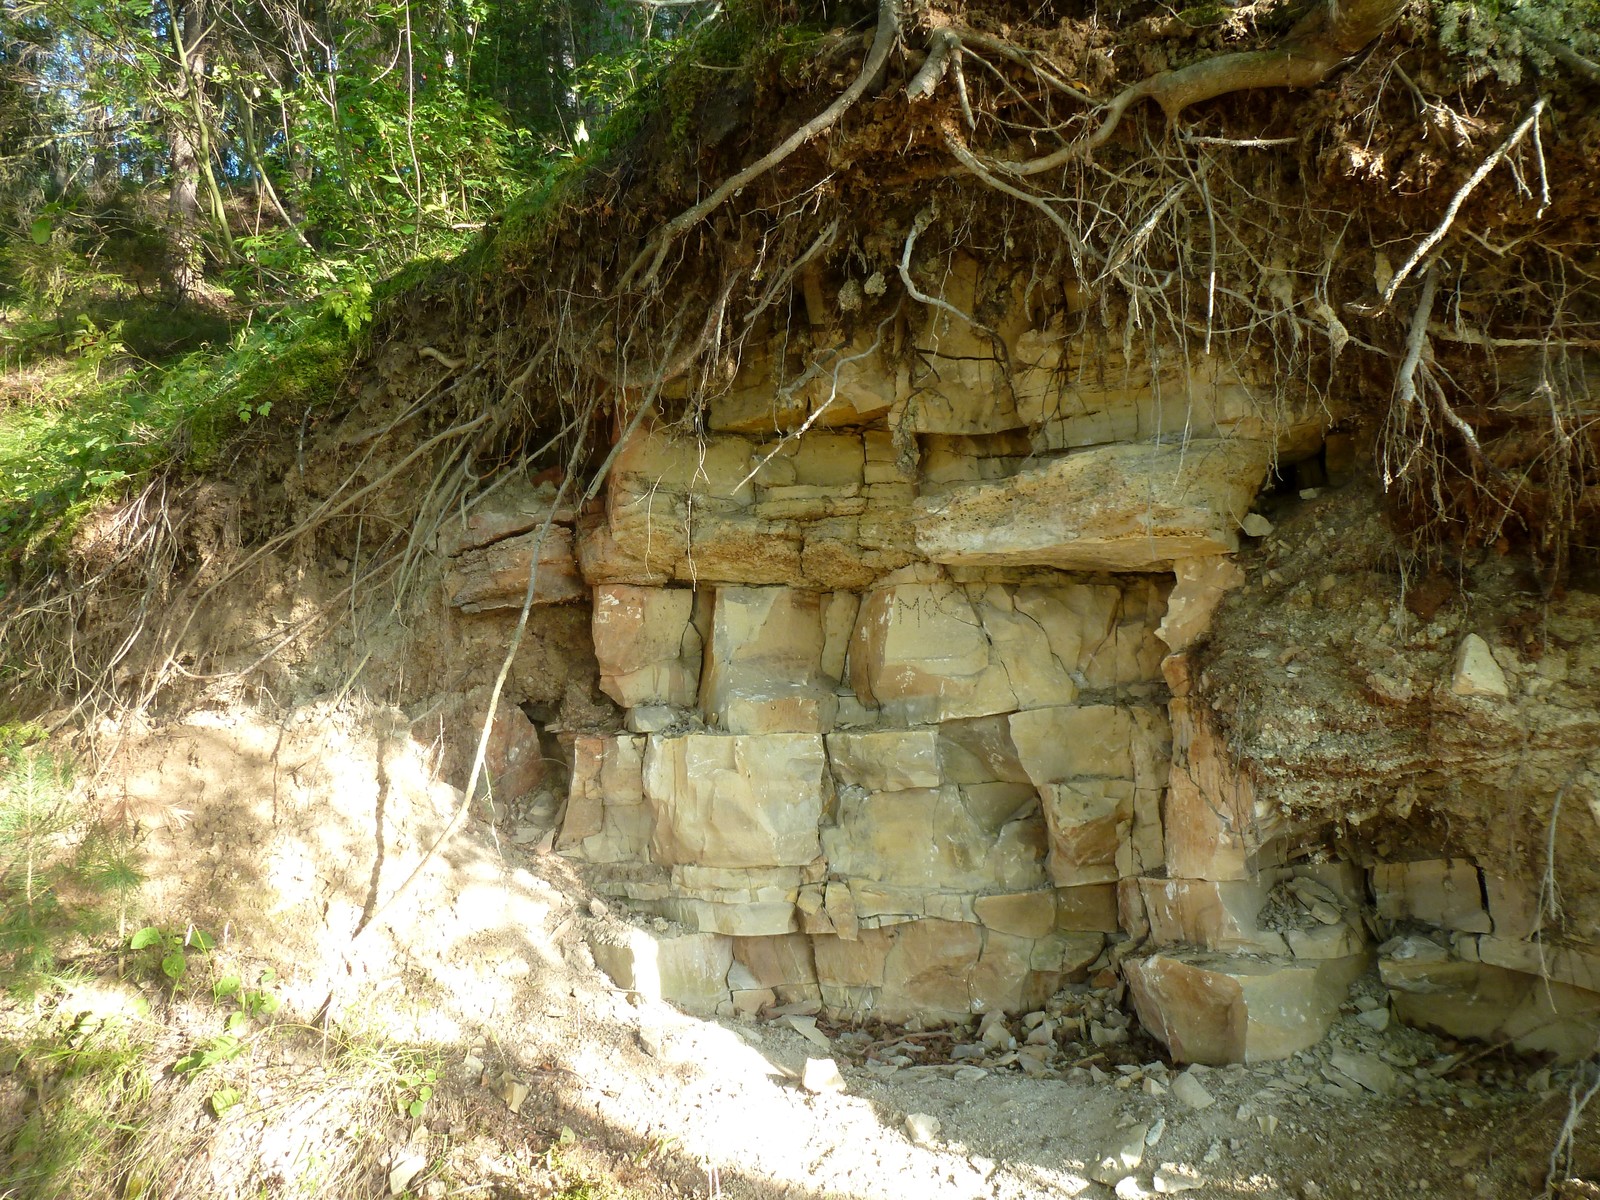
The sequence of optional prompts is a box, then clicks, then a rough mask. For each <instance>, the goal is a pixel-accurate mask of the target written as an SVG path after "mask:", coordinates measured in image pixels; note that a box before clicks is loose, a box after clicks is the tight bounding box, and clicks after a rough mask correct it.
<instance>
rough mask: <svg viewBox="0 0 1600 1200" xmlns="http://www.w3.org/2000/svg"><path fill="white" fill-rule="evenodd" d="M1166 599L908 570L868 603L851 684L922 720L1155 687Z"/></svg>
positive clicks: (1139, 589) (867, 697)
mask: <svg viewBox="0 0 1600 1200" xmlns="http://www.w3.org/2000/svg"><path fill="white" fill-rule="evenodd" d="M1045 574H1048V573H1045ZM1163 597H1164V590H1163V589H1161V588H1158V587H1152V586H1148V585H1143V584H1135V585H1133V586H1131V587H1130V588H1128V589H1126V590H1124V589H1119V588H1116V587H1112V586H1106V585H1086V584H1079V583H1060V584H1053V585H1040V584H1005V583H998V582H987V581H985V582H971V583H966V584H962V583H958V582H956V581H954V580H952V579H950V578H949V577H948V576H947V575H946V574H945V573H944V572H942V571H940V570H939V569H938V568H935V567H929V566H926V565H924V566H921V567H916V568H907V569H906V570H905V571H901V572H897V573H895V574H894V575H892V576H889V577H886V578H885V579H883V580H881V581H879V584H878V586H877V587H874V588H873V589H872V590H871V591H869V592H868V593H867V595H866V596H865V597H864V599H863V601H862V604H861V607H860V611H859V615H858V617H857V621H856V629H855V635H854V639H853V641H852V646H851V655H850V662H851V683H852V685H853V686H854V687H855V689H856V692H857V694H858V695H859V696H860V697H861V698H862V699H863V700H864V701H866V702H867V703H874V704H878V705H881V706H882V707H883V710H884V712H885V715H886V716H887V717H888V718H889V719H891V720H894V721H897V722H903V723H912V724H918V723H926V722H934V721H951V720H960V719H966V718H973V717H980V716H986V715H992V714H998V713H1003V712H1010V711H1014V710H1016V709H1031V708H1038V707H1046V706H1059V705H1063V704H1069V703H1071V702H1072V700H1074V699H1075V698H1076V696H1077V692H1078V689H1079V688H1080V687H1095V688H1109V687H1115V686H1120V685H1130V684H1135V683H1141V682H1152V681H1154V680H1156V679H1159V677H1160V662H1161V658H1162V657H1163V655H1164V653H1165V650H1164V647H1163V646H1162V645H1161V643H1160V642H1159V641H1157V640H1156V639H1155V637H1154V627H1155V623H1156V621H1157V620H1159V613H1160V611H1161V606H1162V604H1163V603H1164V600H1163Z"/></svg>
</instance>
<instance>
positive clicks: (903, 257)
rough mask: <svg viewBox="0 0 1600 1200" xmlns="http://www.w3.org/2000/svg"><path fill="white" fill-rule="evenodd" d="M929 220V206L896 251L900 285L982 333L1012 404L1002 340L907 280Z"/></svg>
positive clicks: (1011, 384)
mask: <svg viewBox="0 0 1600 1200" xmlns="http://www.w3.org/2000/svg"><path fill="white" fill-rule="evenodd" d="M933 218H934V210H933V209H932V208H931V207H929V208H925V209H923V210H922V211H921V212H919V213H918V214H917V216H916V220H914V221H912V222H911V229H910V230H909V231H908V232H907V233H906V242H905V248H904V249H903V250H901V252H900V282H901V283H902V284H904V285H905V289H906V294H907V295H909V296H910V297H911V298H912V299H913V300H915V301H916V302H917V303H918V304H926V305H927V306H928V307H929V308H936V309H939V310H940V311H942V312H946V313H949V314H950V315H951V316H953V317H956V318H958V319H959V320H961V321H964V322H966V323H967V324H968V325H971V326H972V327H973V328H974V329H976V330H977V331H978V332H979V333H981V334H983V335H984V337H986V338H988V339H989V344H990V345H991V346H993V347H994V356H995V358H996V360H997V361H998V362H999V363H1000V367H1001V378H1003V379H1004V380H1005V381H1006V388H1007V389H1008V390H1009V391H1010V392H1011V400H1012V402H1013V403H1015V402H1016V399H1017V385H1016V382H1015V376H1014V373H1013V372H1012V370H1011V351H1010V350H1008V349H1007V348H1006V343H1005V339H1004V338H1002V337H1001V336H1000V335H999V334H998V333H996V332H995V331H994V330H993V329H990V328H989V327H988V326H987V325H985V324H984V323H983V322H982V321H980V320H978V319H977V318H976V317H972V316H968V315H967V314H966V313H964V312H962V311H961V310H960V309H959V308H957V307H956V306H955V305H954V304H951V303H950V302H949V301H948V300H942V299H940V298H939V297H938V296H930V295H928V294H927V293H926V292H924V291H923V290H922V289H921V288H919V287H917V284H916V281H915V280H914V279H912V278H911V252H912V251H913V250H914V249H915V248H916V245H917V237H918V236H919V235H920V234H921V233H922V231H923V230H924V229H926V228H927V227H928V226H929V225H931V224H932V223H933Z"/></svg>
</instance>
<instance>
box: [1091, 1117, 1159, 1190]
mask: <svg viewBox="0 0 1600 1200" xmlns="http://www.w3.org/2000/svg"><path fill="white" fill-rule="evenodd" d="M1149 1132H1150V1126H1148V1125H1142V1124H1141V1125H1132V1126H1129V1127H1128V1128H1127V1129H1120V1130H1118V1131H1117V1133H1116V1136H1115V1139H1114V1140H1113V1142H1112V1144H1111V1145H1110V1146H1109V1147H1108V1148H1107V1149H1106V1150H1105V1151H1104V1152H1103V1153H1102V1154H1100V1155H1098V1156H1097V1157H1095V1158H1093V1159H1091V1160H1090V1161H1091V1162H1093V1163H1094V1164H1095V1166H1094V1167H1093V1169H1092V1170H1091V1171H1090V1172H1089V1174H1090V1177H1091V1178H1093V1179H1094V1180H1095V1181H1096V1182H1097V1183H1103V1184H1105V1185H1106V1186H1107V1187H1115V1186H1116V1185H1117V1184H1118V1183H1119V1182H1121V1181H1122V1180H1123V1179H1126V1178H1127V1177H1128V1176H1129V1175H1131V1174H1132V1173H1133V1172H1134V1171H1137V1170H1138V1169H1139V1164H1140V1163H1141V1162H1143V1161H1144V1139H1145V1135H1146V1134H1148V1133H1149Z"/></svg>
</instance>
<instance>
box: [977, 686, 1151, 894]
mask: <svg viewBox="0 0 1600 1200" xmlns="http://www.w3.org/2000/svg"><path fill="white" fill-rule="evenodd" d="M1009 728H1010V733H1011V742H1012V745H1013V746H1014V747H1015V749H1016V753H1017V758H1018V760H1019V762H1020V763H1021V765H1022V767H1023V769H1024V771H1025V772H1026V773H1027V775H1028V776H1029V778H1030V779H1031V780H1032V781H1033V783H1034V784H1035V785H1036V786H1037V787H1038V789H1039V795H1040V798H1041V800H1042V801H1043V803H1044V814H1045V820H1046V823H1047V824H1048V827H1049V830H1050V872H1051V878H1052V879H1053V880H1054V881H1055V882H1056V883H1057V884H1058V885H1062V886H1068V885H1072V884H1085V883H1103V882H1108V881H1110V880H1114V879H1116V878H1118V876H1120V875H1136V874H1140V873H1142V872H1147V871H1152V870H1155V869H1156V867H1157V866H1158V865H1159V864H1160V862H1161V859H1162V844H1161V819H1160V811H1161V789H1162V787H1163V785H1164V784H1165V774H1166V772H1165V763H1166V745H1167V736H1168V735H1167V728H1166V722H1165V720H1164V718H1163V717H1162V715H1161V713H1160V711H1159V710H1158V709H1155V708H1149V707H1139V708H1132V707H1124V706H1118V705H1106V704H1099V705H1084V706H1080V707H1076V708H1043V709H1033V710H1030V711H1028V712H1020V713H1013V714H1012V715H1011V717H1010V718H1009Z"/></svg>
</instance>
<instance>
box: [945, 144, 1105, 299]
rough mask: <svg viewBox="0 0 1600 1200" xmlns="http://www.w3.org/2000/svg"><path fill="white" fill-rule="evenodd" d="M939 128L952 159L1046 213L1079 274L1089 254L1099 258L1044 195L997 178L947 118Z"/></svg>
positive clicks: (990, 184) (987, 181)
mask: <svg viewBox="0 0 1600 1200" xmlns="http://www.w3.org/2000/svg"><path fill="white" fill-rule="evenodd" d="M940 132H941V133H942V134H943V135H944V144H945V149H947V150H949V151H950V153H951V154H952V155H954V156H955V160H956V161H957V162H958V163H960V164H961V165H962V166H963V167H965V168H966V169H967V170H969V171H971V172H972V173H973V174H974V175H976V176H977V177H978V178H979V179H981V180H982V181H983V182H984V183H986V184H988V185H989V186H990V187H992V188H994V190H995V191H997V192H1003V193H1004V194H1005V195H1007V196H1011V197H1013V198H1014V199H1017V200H1021V201H1022V202H1023V203H1024V204H1029V205H1032V206H1033V207H1034V208H1036V209H1038V210H1039V211H1040V212H1041V213H1043V214H1044V215H1045V218H1046V219H1047V220H1048V221H1049V222H1050V224H1052V225H1054V226H1055V227H1056V228H1057V229H1058V230H1060V232H1061V236H1062V237H1064V238H1066V239H1067V246H1068V248H1069V249H1070V250H1071V251H1072V265H1073V269H1074V270H1076V271H1077V272H1078V274H1080V275H1081V274H1082V273H1083V261H1084V259H1086V258H1092V259H1094V260H1095V261H1097V262H1098V261H1100V255H1099V254H1097V253H1096V252H1095V251H1093V250H1092V249H1090V248H1089V246H1087V245H1086V244H1085V243H1084V241H1083V239H1082V238H1080V237H1079V236H1078V235H1077V233H1076V232H1075V231H1074V230H1073V228H1072V226H1070V225H1068V224H1067V222H1066V219H1065V218H1064V217H1062V215H1061V214H1060V213H1058V212H1056V210H1055V209H1053V208H1051V207H1050V204H1049V201H1047V200H1045V198H1044V197H1043V196H1036V195H1034V194H1033V193H1032V192H1027V191H1024V190H1023V189H1022V188H1019V187H1017V186H1016V185H1014V184H1010V183H1007V182H1005V180H1003V179H996V178H995V177H994V176H993V175H991V174H990V173H989V172H988V171H987V170H985V169H984V166H983V164H982V163H981V162H979V161H978V156H977V155H975V154H973V153H972V151H971V150H968V149H967V148H966V146H965V145H963V144H962V142H961V138H960V136H959V135H958V134H957V133H956V131H955V129H954V128H953V127H952V126H951V124H950V123H949V122H948V121H946V122H944V123H943V124H942V125H941V126H940Z"/></svg>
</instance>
